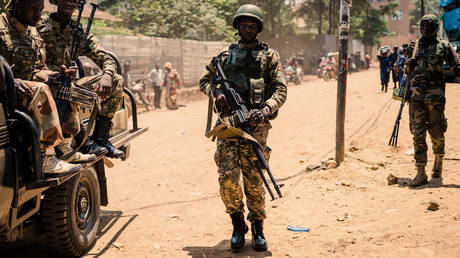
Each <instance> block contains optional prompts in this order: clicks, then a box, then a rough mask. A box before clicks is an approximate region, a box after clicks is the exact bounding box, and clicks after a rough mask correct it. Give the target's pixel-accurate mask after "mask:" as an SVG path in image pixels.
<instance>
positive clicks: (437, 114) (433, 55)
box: [406, 37, 460, 166]
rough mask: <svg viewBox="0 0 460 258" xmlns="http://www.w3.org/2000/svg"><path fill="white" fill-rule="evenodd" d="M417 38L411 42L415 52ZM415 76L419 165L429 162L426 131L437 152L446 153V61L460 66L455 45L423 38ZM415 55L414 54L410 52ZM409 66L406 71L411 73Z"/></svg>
mask: <svg viewBox="0 0 460 258" xmlns="http://www.w3.org/2000/svg"><path fill="white" fill-rule="evenodd" d="M414 45H415V42H413V43H412V44H411V48H410V49H409V51H410V53H412V52H413V49H414ZM415 54H416V55H415V57H416V59H417V61H416V65H415V68H414V69H415V71H414V76H413V77H412V80H411V88H410V90H411V99H410V105H409V118H410V130H411V133H412V135H413V140H414V151H415V154H414V158H415V162H416V163H415V165H416V166H426V163H427V150H428V147H427V144H426V131H427V130H428V133H429V134H430V136H431V141H432V144H433V152H434V154H435V155H436V156H439V157H440V158H442V157H443V156H444V133H445V132H446V130H447V119H446V117H445V115H444V108H445V104H446V97H445V88H446V83H445V81H444V78H443V72H442V65H443V63H444V61H446V62H447V64H449V65H450V66H451V67H459V66H460V61H459V59H458V57H457V55H456V53H455V51H454V48H453V47H452V45H451V44H450V43H449V42H447V41H445V40H441V39H439V38H436V37H433V38H423V37H422V38H420V39H419V47H418V51H417V53H415ZM409 56H411V54H410V55H409ZM409 70H410V69H409V67H407V66H406V72H407V73H409Z"/></svg>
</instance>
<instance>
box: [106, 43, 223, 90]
mask: <svg viewBox="0 0 460 258" xmlns="http://www.w3.org/2000/svg"><path fill="white" fill-rule="evenodd" d="M98 39H99V40H100V41H101V44H102V46H104V48H106V49H108V50H110V51H112V52H114V53H115V54H116V55H117V56H118V58H119V59H120V62H121V63H122V64H123V63H124V62H125V61H127V60H130V61H131V76H132V78H133V80H137V79H145V78H146V77H147V74H148V73H149V71H150V70H152V69H153V67H154V66H155V64H158V65H159V66H160V67H161V68H162V67H163V65H164V64H165V63H166V62H171V63H172V65H173V67H174V68H175V69H176V70H177V71H178V72H179V73H180V75H181V77H182V80H183V82H184V86H193V85H197V84H198V81H199V79H200V76H201V74H202V73H203V71H204V69H205V68H204V67H205V66H206V65H207V64H208V63H209V61H210V60H211V57H213V56H215V55H217V54H218V53H219V52H220V51H221V50H222V49H223V48H225V47H228V45H229V44H228V43H226V42H209V41H195V40H176V39H166V38H151V37H145V36H114V35H104V36H98Z"/></svg>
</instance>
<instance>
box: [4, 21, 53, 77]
mask: <svg viewBox="0 0 460 258" xmlns="http://www.w3.org/2000/svg"><path fill="white" fill-rule="evenodd" d="M5 19H6V17H4V16H3V15H2V17H0V39H1V41H2V42H3V44H2V46H1V47H2V48H6V49H2V51H1V52H2V53H3V54H4V55H5V56H4V57H5V59H6V60H7V61H8V63H9V64H10V65H11V70H12V71H13V74H14V77H15V78H20V79H23V80H32V77H33V75H34V74H35V72H37V67H36V66H37V64H38V63H39V62H40V60H41V59H44V58H45V54H46V53H45V48H44V43H43V41H42V39H41V38H40V36H39V35H38V32H37V30H36V29H35V27H30V26H29V27H28V28H27V31H26V35H25V36H24V37H21V38H15V37H12V35H11V34H10V31H9V28H8V24H7V21H6V20H5Z"/></svg>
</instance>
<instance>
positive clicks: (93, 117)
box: [60, 102, 99, 160]
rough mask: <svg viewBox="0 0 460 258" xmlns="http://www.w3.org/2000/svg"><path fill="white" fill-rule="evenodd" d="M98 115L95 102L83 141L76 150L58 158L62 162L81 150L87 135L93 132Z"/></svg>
mask: <svg viewBox="0 0 460 258" xmlns="http://www.w3.org/2000/svg"><path fill="white" fill-rule="evenodd" d="M98 113H99V107H98V104H97V102H95V103H94V108H93V111H92V112H91V116H90V118H89V121H88V127H87V128H86V131H85V135H84V136H83V140H82V141H81V143H80V146H78V147H76V148H75V149H73V150H72V151H71V152H69V153H66V154H65V155H63V156H62V157H60V159H62V160H67V159H69V158H70V157H72V156H73V155H74V154H75V153H77V152H78V150H80V148H81V146H83V144H85V142H86V140H88V137H89V134H90V133H91V131H93V129H94V125H95V124H96V123H95V122H96V116H97V114H98Z"/></svg>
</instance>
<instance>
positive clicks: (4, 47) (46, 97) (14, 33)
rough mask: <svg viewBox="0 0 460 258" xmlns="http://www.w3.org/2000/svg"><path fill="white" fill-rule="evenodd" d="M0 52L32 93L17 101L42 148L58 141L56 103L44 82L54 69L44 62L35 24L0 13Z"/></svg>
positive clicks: (60, 133)
mask: <svg viewBox="0 0 460 258" xmlns="http://www.w3.org/2000/svg"><path fill="white" fill-rule="evenodd" d="M0 55H2V56H3V57H4V58H5V59H6V61H7V62H8V63H9V64H10V65H11V69H12V71H13V74H14V77H15V78H18V79H21V80H23V81H24V83H25V84H26V85H28V86H29V87H30V88H31V89H32V92H33V93H32V96H31V97H25V98H22V96H20V98H19V101H18V105H19V107H20V108H22V109H24V110H25V111H26V112H27V113H28V114H29V115H30V116H31V117H32V119H33V120H34V121H35V124H36V125H37V128H38V130H39V132H40V141H41V142H42V144H43V146H42V147H44V148H48V147H51V146H55V145H57V144H58V143H59V142H61V141H62V139H63V136H62V129H61V126H60V124H59V117H58V114H57V109H56V104H55V102H54V99H53V96H52V94H51V91H50V89H49V87H48V86H47V85H46V84H44V83H41V82H38V81H42V82H46V81H47V80H48V77H49V76H50V75H51V74H53V73H54V72H52V71H49V70H47V67H46V65H45V49H44V43H43V40H42V39H41V38H40V36H39V34H38V33H37V30H36V29H35V27H31V26H26V25H24V24H21V23H20V22H19V21H18V20H17V19H15V18H13V17H11V15H10V14H5V13H2V14H1V17H0Z"/></svg>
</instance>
